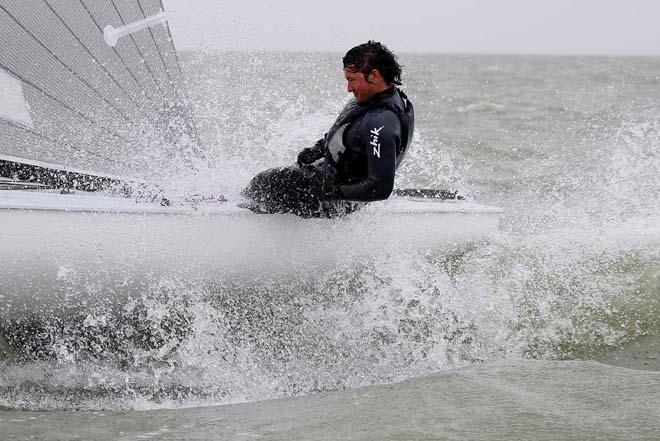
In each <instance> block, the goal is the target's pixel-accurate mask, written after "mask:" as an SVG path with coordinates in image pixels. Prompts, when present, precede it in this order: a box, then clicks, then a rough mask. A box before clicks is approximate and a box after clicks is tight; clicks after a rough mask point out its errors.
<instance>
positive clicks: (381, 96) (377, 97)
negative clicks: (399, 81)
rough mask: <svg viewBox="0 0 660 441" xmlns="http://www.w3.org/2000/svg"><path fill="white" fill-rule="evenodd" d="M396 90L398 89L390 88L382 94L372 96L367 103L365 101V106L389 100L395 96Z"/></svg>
mask: <svg viewBox="0 0 660 441" xmlns="http://www.w3.org/2000/svg"><path fill="white" fill-rule="evenodd" d="M395 90H396V89H395V88H394V86H390V87H389V88H388V89H385V90H383V91H382V92H378V93H375V94H373V95H371V97H370V98H369V99H368V100H367V101H365V104H371V103H375V102H377V101H380V100H382V99H385V98H388V97H390V96H392V95H393V94H394V91H395Z"/></svg>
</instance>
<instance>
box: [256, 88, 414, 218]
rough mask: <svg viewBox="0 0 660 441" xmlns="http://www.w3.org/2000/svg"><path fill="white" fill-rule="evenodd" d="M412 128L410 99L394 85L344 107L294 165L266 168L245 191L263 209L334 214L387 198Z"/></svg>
mask: <svg viewBox="0 0 660 441" xmlns="http://www.w3.org/2000/svg"><path fill="white" fill-rule="evenodd" d="M413 131H414V110H413V106H412V103H411V102H410V101H409V100H408V98H407V97H406V95H405V94H404V93H403V92H401V91H400V90H398V89H396V88H394V87H392V88H389V89H387V90H385V91H383V92H380V93H378V94H376V95H374V96H372V97H371V98H370V99H369V100H368V101H367V102H365V103H357V102H356V101H355V100H354V99H352V100H351V101H349V103H348V104H347V105H346V107H344V109H343V110H342V112H341V113H340V114H339V117H337V120H336V121H335V123H334V124H333V125H332V127H331V128H330V130H329V131H328V133H327V134H326V135H325V137H324V138H323V139H321V140H319V141H318V142H317V143H316V144H315V145H314V146H313V147H310V148H307V149H304V150H303V151H302V152H301V153H300V154H299V155H298V166H292V167H283V168H276V169H270V170H266V171H265V172H262V173H260V174H258V175H257V176H255V178H254V179H253V180H252V181H251V182H250V184H249V185H248V187H247V188H246V189H245V190H244V192H243V194H244V195H245V196H246V197H248V198H249V199H251V201H252V203H250V204H249V205H248V207H249V208H251V209H253V210H254V211H258V212H264V213H294V214H297V215H299V216H302V217H333V216H339V215H342V214H347V213H350V212H352V211H355V210H356V209H358V208H359V207H360V205H361V203H362V202H371V201H377V200H382V199H387V198H388V197H389V196H390V194H391V192H392V189H393V187H394V175H395V171H396V169H397V167H398V166H399V164H400V163H401V161H402V159H403V157H404V155H405V152H406V150H407V148H408V146H409V145H410V142H411V140H412V136H413Z"/></svg>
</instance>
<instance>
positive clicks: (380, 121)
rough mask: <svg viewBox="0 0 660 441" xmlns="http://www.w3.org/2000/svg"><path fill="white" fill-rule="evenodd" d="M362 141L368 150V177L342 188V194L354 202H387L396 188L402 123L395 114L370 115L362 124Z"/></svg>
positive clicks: (340, 190) (383, 112) (385, 112)
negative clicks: (397, 155)
mask: <svg viewBox="0 0 660 441" xmlns="http://www.w3.org/2000/svg"><path fill="white" fill-rule="evenodd" d="M360 130H361V134H360V139H361V141H362V142H363V143H364V145H366V149H367V152H366V153H367V167H368V173H369V174H368V176H367V178H366V179H364V180H362V181H360V182H356V183H354V184H349V185H342V186H340V187H339V192H340V194H341V196H342V198H343V199H347V200H351V201H361V202H370V201H379V200H382V199H387V198H388V197H389V196H390V194H391V193H392V189H393V188H394V174H395V172H396V148H397V146H398V145H399V144H400V143H401V122H400V121H399V117H398V116H397V115H396V114H394V112H392V111H388V110H386V111H382V112H378V113H375V114H373V115H368V117H367V118H365V120H364V121H363V123H362V127H361V129H360Z"/></svg>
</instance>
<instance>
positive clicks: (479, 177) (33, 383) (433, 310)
mask: <svg viewBox="0 0 660 441" xmlns="http://www.w3.org/2000/svg"><path fill="white" fill-rule="evenodd" d="M400 61H401V62H402V64H404V70H405V76H404V87H403V88H404V90H405V91H406V92H407V94H408V95H409V97H410V98H411V100H412V101H413V102H414V104H415V109H416V114H417V120H416V133H415V140H414V143H413V146H412V148H411V151H410V153H409V155H408V156H407V159H406V163H405V164H404V165H403V166H402V167H401V168H400V170H399V172H398V176H397V186H398V187H400V188H404V187H418V188H419V187H424V188H449V189H455V190H458V191H459V192H460V193H461V194H463V195H464V196H465V197H467V198H470V199H474V200H476V201H478V202H480V203H487V204H491V205H496V206H499V207H502V208H503V210H504V216H503V218H502V222H501V228H500V230H499V231H498V232H497V233H496V234H494V235H492V236H491V237H488V238H487V239H485V240H482V241H478V242H470V243H457V244H455V246H452V247H449V248H446V247H445V248H442V249H434V248H433V247H431V246H429V248H428V249H426V250H423V251H421V252H419V253H418V254H410V253H409V252H405V253H402V252H398V250H397V249H382V252H381V253H376V254H375V255H372V256H370V257H369V258H368V259H362V260H360V259H355V258H353V259H347V260H346V261H345V262H341V261H340V263H339V264H338V265H337V266H336V267H333V268H329V269H328V268H326V269H323V270H322V271H319V270H316V269H315V267H314V265H306V264H305V262H300V269H299V271H295V272H293V274H287V275H269V276H268V277H264V276H263V275H261V274H260V273H259V269H258V268H255V269H254V278H248V279H241V280H232V279H231V278H229V279H223V281H222V283H218V282H209V281H208V280H204V278H202V277H193V276H187V277H176V276H172V277H168V276H167V275H162V274H161V275H159V276H158V277H153V278H149V277H146V278H145V282H144V284H143V289H141V290H139V292H136V293H135V296H134V299H135V300H134V301H133V302H129V304H127V305H125V306H124V307H123V308H121V309H120V310H115V309H102V308H100V309H95V310H92V311H88V312H86V313H85V314H84V315H82V316H80V317H76V318H69V319H68V320H61V319H55V318H53V320H51V321H45V322H42V323H33V322H26V323H13V324H11V325H4V327H3V336H2V339H0V352H2V354H3V355H2V361H0V366H1V370H0V406H2V408H3V410H2V411H0V439H29V438H30V437H33V438H35V439H282V440H284V439H301V440H306V439H355V440H358V439H359V440H372V439H373V440H379V439H392V440H408V439H420V440H421V439H501V438H513V439H521V438H529V439H629V438H630V439H632V438H635V439H658V438H660V373H659V372H660V360H659V359H658V356H659V355H660V321H659V318H660V208H659V207H660V205H659V202H660V148H659V144H660V103H658V101H657V97H658V96H660V76H659V74H658V72H660V59H657V58H612V57H547V56H496V55H492V56H467V55H466V56H448V55H414V54H402V55H401V60H400ZM181 62H182V64H183V69H184V71H185V72H186V78H187V86H188V94H189V99H190V101H191V102H192V104H193V107H194V111H195V115H196V122H197V126H198V130H199V131H200V134H201V137H202V139H203V141H204V145H205V150H204V157H203V158H198V159H199V160H198V161H196V164H197V171H196V172H195V173H190V174H185V175H182V174H171V175H168V173H167V172H166V171H164V173H163V175H164V176H165V177H166V179H164V181H163V182H164V183H165V184H167V185H168V186H169V187H170V188H174V189H178V191H180V192H181V193H182V194H186V193H187V194H192V193H214V194H217V193H224V194H226V195H228V196H229V197H232V196H235V195H237V194H238V193H239V192H240V190H241V188H242V187H243V186H244V185H245V184H246V183H247V182H248V180H249V179H250V177H251V176H253V175H254V173H256V172H258V171H260V170H263V169H265V168H268V167H271V166H276V165H286V164H290V163H292V162H293V161H294V160H295V157H296V154H297V152H298V151H299V150H301V149H302V148H304V147H307V146H310V145H312V144H313V143H314V142H315V141H316V140H317V139H318V138H319V137H321V136H322V135H323V134H324V133H325V131H327V129H328V127H329V125H330V124H331V122H332V121H333V119H334V117H335V116H336V114H337V113H338V112H339V111H340V110H341V108H342V106H343V104H344V103H345V102H346V100H347V99H348V98H349V97H350V96H349V95H348V94H347V93H346V92H345V84H344V81H343V76H342V71H341V67H342V66H341V54H313V53H303V54H292V53H224V52H196V53H183V54H182V57H181ZM173 169H175V168H173ZM438 228H442V226H441V225H439V226H438ZM349 236H350V235H349ZM351 237H352V236H351ZM291 240H296V239H295V238H292V239H291ZM351 240H355V238H354V237H352V239H351ZM365 240H366V239H365ZM345 245H346V244H342V246H345ZM218 271H219V272H221V271H222V269H221V268H219V269H218ZM65 276H66V274H64V275H63V277H65ZM70 283H71V289H85V290H90V289H92V290H93V289H95V287H94V285H93V284H91V285H90V282H89V281H87V282H85V286H76V279H75V277H72V278H71V279H70ZM98 289H103V288H98Z"/></svg>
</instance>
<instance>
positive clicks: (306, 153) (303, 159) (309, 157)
mask: <svg viewBox="0 0 660 441" xmlns="http://www.w3.org/2000/svg"><path fill="white" fill-rule="evenodd" d="M324 149H325V139H319V140H318V141H316V144H314V146H313V147H307V148H304V149H302V151H301V152H300V153H298V159H297V161H296V162H297V163H298V165H299V166H301V167H302V166H303V165H310V164H312V163H314V162H316V161H318V160H319V159H321V158H322V157H323V156H324Z"/></svg>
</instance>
